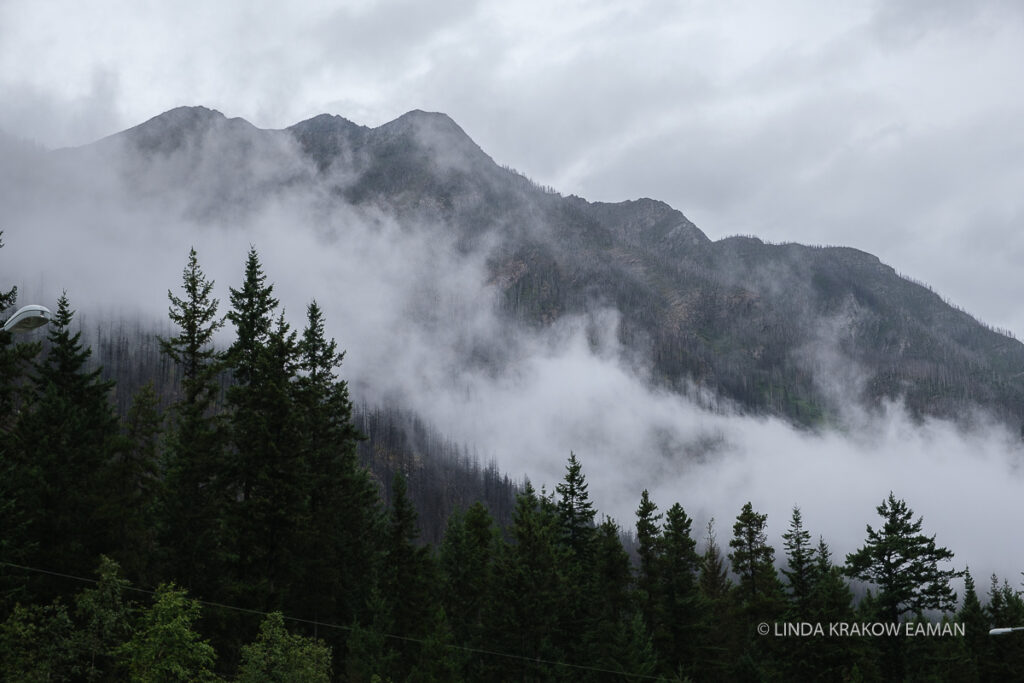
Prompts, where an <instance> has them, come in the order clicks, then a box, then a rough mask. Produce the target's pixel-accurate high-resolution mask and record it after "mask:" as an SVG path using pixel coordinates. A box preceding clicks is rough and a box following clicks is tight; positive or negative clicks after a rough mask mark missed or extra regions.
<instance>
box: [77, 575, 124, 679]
mask: <svg viewBox="0 0 1024 683" xmlns="http://www.w3.org/2000/svg"><path fill="white" fill-rule="evenodd" d="M97 573H98V574H99V581H98V582H97V584H96V587H95V588H89V589H86V590H83V591H82V592H80V593H79V594H78V595H77V596H76V597H75V617H76V623H77V628H76V630H75V632H74V634H73V636H72V647H73V650H74V651H75V652H76V653H77V655H78V660H79V661H78V663H77V666H76V674H77V675H78V676H80V677H82V678H83V679H84V680H87V681H99V680H116V679H117V678H119V677H120V673H121V671H120V662H119V661H118V656H117V655H118V648H119V647H120V646H121V645H122V644H123V643H125V642H126V641H128V640H129V639H130V638H131V636H132V628H133V626H132V622H133V617H134V615H133V606H132V605H131V604H130V603H128V602H127V601H126V599H125V596H124V593H125V591H126V590H127V589H128V587H129V582H128V581H127V580H126V579H124V578H122V577H121V568H120V567H119V566H118V564H117V563H116V562H115V561H114V560H112V559H110V558H108V557H101V558H100V566H99V569H98V572H97Z"/></svg>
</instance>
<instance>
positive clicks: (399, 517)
mask: <svg viewBox="0 0 1024 683" xmlns="http://www.w3.org/2000/svg"><path fill="white" fill-rule="evenodd" d="M418 539H419V528H418V527H417V524H416V511H415V510H414V509H413V507H412V503H411V502H410V500H409V497H408V495H407V493H406V483H405V477H404V476H402V475H401V474H400V473H396V474H395V478H394V483H393V485H392V489H391V509H390V510H389V514H388V521H387V530H386V532H385V539H384V551H385V553H384V562H383V570H382V576H381V582H380V587H381V593H382V594H383V595H384V597H385V599H386V600H388V601H389V602H390V605H389V611H390V613H391V620H392V623H393V624H394V629H395V631H394V632H395V634H396V635H398V636H401V637H402V638H410V639H421V638H424V637H425V636H427V635H428V634H429V633H430V632H431V626H432V625H433V617H434V610H435V609H436V606H437V603H436V597H435V596H436V595H437V590H436V587H437V584H438V579H437V574H436V566H435V564H434V559H433V557H431V555H430V551H429V550H428V548H427V547H426V546H421V545H419V543H418ZM393 647H394V649H395V651H396V652H397V653H398V659H397V661H396V663H395V668H394V669H393V671H392V673H393V674H394V678H395V679H396V680H398V679H400V678H401V677H403V676H404V675H405V674H407V673H408V672H409V671H411V669H412V667H413V664H414V663H415V662H416V660H417V657H418V651H417V646H416V644H415V643H414V642H412V641H409V640H402V641H399V642H396V643H394V644H393Z"/></svg>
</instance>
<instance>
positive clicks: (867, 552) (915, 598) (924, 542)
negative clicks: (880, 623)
mask: <svg viewBox="0 0 1024 683" xmlns="http://www.w3.org/2000/svg"><path fill="white" fill-rule="evenodd" d="M876 509H877V511H878V515H879V516H880V517H881V518H882V519H883V520H884V524H883V525H882V527H881V528H880V529H879V530H877V531H876V530H875V529H873V528H872V527H871V525H870V524H869V525H867V534H868V538H867V541H866V542H865V544H864V546H862V547H861V548H860V549H859V550H857V551H855V552H853V553H850V554H849V555H847V556H846V573H847V575H848V576H852V577H855V578H858V579H861V580H862V581H868V582H870V583H872V584H874V585H876V586H877V587H878V594H877V600H878V608H879V610H880V616H881V617H882V618H883V619H885V620H888V621H891V622H896V621H899V620H900V617H901V616H903V615H905V614H908V613H909V614H921V613H923V612H924V611H925V610H932V609H940V610H949V609H952V608H953V606H954V602H955V599H956V595H955V594H954V593H953V589H952V588H951V587H950V585H949V582H950V580H951V579H953V578H955V577H957V576H960V575H961V574H962V572H958V571H955V570H953V569H941V568H940V567H939V563H940V562H948V561H949V560H951V559H952V558H953V553H952V552H951V551H950V550H949V549H947V548H943V547H940V546H936V544H935V537H934V536H931V537H929V536H925V535H924V534H922V533H921V526H922V524H923V518H921V517H919V518H918V519H917V521H913V515H914V511H913V510H911V509H910V508H909V507H907V504H906V502H905V501H903V500H897V499H896V496H894V495H893V494H892V493H889V497H888V499H887V500H884V501H882V504H881V505H879V506H878V508H876Z"/></svg>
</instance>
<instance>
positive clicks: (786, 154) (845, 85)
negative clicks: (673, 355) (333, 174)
mask: <svg viewBox="0 0 1024 683" xmlns="http://www.w3.org/2000/svg"><path fill="white" fill-rule="evenodd" d="M1022 72H1024V3H1020V2H1016V1H1015V0H1006V1H999V0H989V1H978V0H972V1H971V2H959V1H956V2H946V1H944V0H921V1H917V0H902V1H901V2H898V3H897V2H881V1H879V2H856V1H853V0H849V1H844V2H830V3H822V2H815V1H813V0H807V1H803V0H793V1H780V2H754V1H750V2H744V1H731V0H715V1H714V2H711V1H708V2H700V1H695V2H660V1H653V0H652V1H649V2H642V1H637V2H630V3H625V2H621V1H619V0H615V1H601V0H595V1H590V2H588V1H578V2H566V3H549V2H543V1H535V0H524V1H517V2H514V3H509V2H498V1H491V0H482V1H478V2H475V1H472V0H437V1H435V2H430V3H422V2H418V1H416V0H382V1H373V0H362V1H354V2H316V1H312V0H296V1H294V2H290V3H280V2H260V1H253V2H234V3H232V2H219V3H211V2H206V1H205V0H204V1H201V2H200V1H197V0H181V1H179V2H175V3H161V2H137V1H135V0H123V1H118V0H100V1H97V2H90V3H80V2H71V1H50V2H45V3H40V2H35V1H34V0H0V94H2V96H0V130H2V131H4V132H6V133H7V134H9V135H15V136H18V137H22V138H28V139H31V140H34V141H37V142H38V143H39V144H41V145H43V146H45V147H58V146H63V145H75V144H82V143H86V142H89V141H92V140H94V139H96V138H98V137H101V136H104V135H108V134H110V133H113V132H116V131H118V130H121V129H124V128H126V127H129V126H132V125H135V124H137V123H140V122H142V121H144V120H146V119H148V118H150V117H152V116H155V115H156V114H159V113H161V112H163V111H165V110H167V109H170V108H172V107H175V106H178V105H182V104H203V105H206V106H209V107H212V108H215V109H218V110H220V111H222V112H224V113H225V114H227V115H228V116H240V117H242V118H245V119H247V120H249V121H251V122H252V123H254V124H256V125H258V126H260V127H267V128H280V127H285V126H288V125H291V124H293V123H295V122H298V121H300V120H302V119H305V118H309V117H311V116H314V115H316V114H319V113H323V112H329V113H333V114H340V115H342V116H345V117H346V118H349V119H350V120H353V121H355V122H357V123H361V124H365V125H369V126H376V125H379V124H381V123H384V122H386V121H389V120H391V119H393V118H395V117H397V116H399V115H400V114H402V113H404V112H405V111H408V110H410V109H425V110H430V111H443V112H445V113H447V114H449V115H450V116H452V118H454V119H455V120H456V121H457V122H458V123H459V124H460V125H461V126H462V127H463V128H464V129H465V130H466V131H467V132H468V133H469V134H470V135H471V136H472V137H473V138H474V139H475V140H476V141H477V142H478V143H479V144H480V145H481V146H482V147H483V149H484V150H485V151H487V152H488V153H489V154H490V155H491V156H492V157H493V158H494V159H495V160H496V161H497V162H498V163H503V164H508V165H510V166H513V167H514V168H516V169H518V170H520V171H522V172H524V173H526V174H527V175H528V176H530V177H531V178H533V179H534V180H535V181H537V182H539V183H542V184H545V185H551V186H553V187H554V188H556V189H557V190H559V191H560V192H562V193H563V194H579V195H581V196H583V197H586V198H587V199H591V200H603V201H619V200H624V199H629V198H636V197H641V196H649V197H654V198H656V199H662V200H664V201H666V202H668V203H670V204H671V205H673V206H674V207H676V208H678V209H680V210H682V211H683V212H684V213H686V214H687V216H688V217H690V218H691V219H692V220H694V221H695V222H696V223H697V224H698V226H699V227H701V228H702V229H703V230H704V231H705V232H706V233H708V235H709V236H711V237H712V238H719V237H723V236H727V235H730V234H737V233H743V234H754V235H757V236H759V237H762V238H763V239H766V240H772V241H799V242H803V243H815V244H842V245H848V246H854V247H858V248H860V249H864V250H866V251H870V252H872V253H875V254H877V255H879V256H880V257H881V258H882V260H883V261H885V262H887V263H889V264H890V265H892V266H894V267H895V268H896V269H897V270H898V271H900V272H902V273H905V274H908V275H911V276H913V277H914V278H916V279H918V280H923V281H925V282H927V283H929V284H930V285H932V287H933V288H934V289H935V290H936V291H938V292H939V293H940V294H942V295H943V296H945V297H947V298H949V299H951V300H952V301H954V302H955V303H957V304H959V305H961V306H962V307H964V308H966V309H967V310H969V311H970V312H972V313H974V314H975V315H976V316H977V317H979V318H980V319H982V320H983V321H985V322H988V323H990V324H992V325H996V326H999V327H1004V328H1009V329H1011V330H1013V331H1014V332H1015V333H1016V334H1017V335H1018V336H1020V337H1024V303H1022V302H1024V296H1021V295H1020V293H1021V292H1022V291H1024V269H1021V268H1019V267H1018V264H1020V263H1021V262H1024V231H1022V230H1020V228H1021V227H1024V191H1022V189H1024V124H1022V122H1024V88H1022V87H1020V84H1021V82H1022Z"/></svg>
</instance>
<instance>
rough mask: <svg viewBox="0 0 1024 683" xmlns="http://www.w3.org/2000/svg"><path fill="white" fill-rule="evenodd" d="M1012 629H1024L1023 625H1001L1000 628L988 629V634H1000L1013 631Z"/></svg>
mask: <svg viewBox="0 0 1024 683" xmlns="http://www.w3.org/2000/svg"><path fill="white" fill-rule="evenodd" d="M1014 631H1024V626H1003V627H1001V628H993V629H989V632H988V634H989V635H990V636H1001V635H1004V634H1006V633H1013V632H1014Z"/></svg>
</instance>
